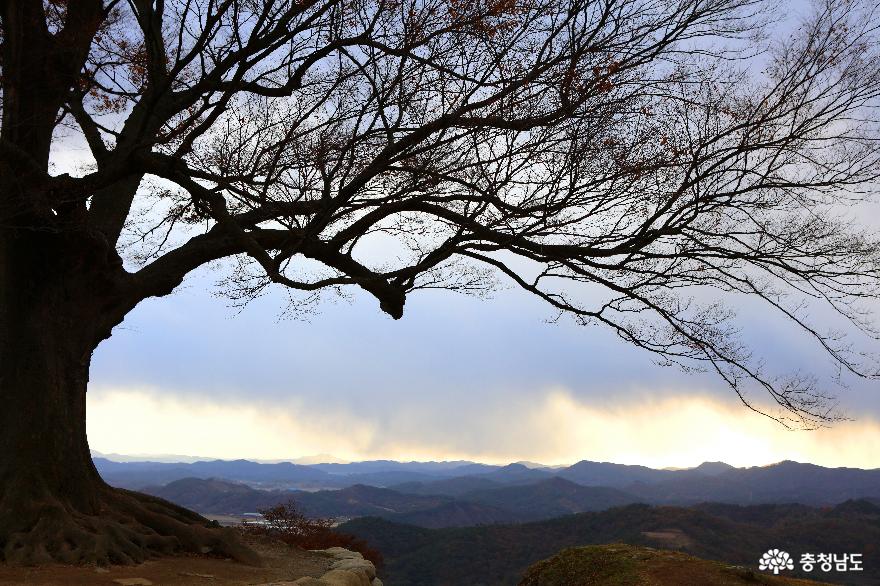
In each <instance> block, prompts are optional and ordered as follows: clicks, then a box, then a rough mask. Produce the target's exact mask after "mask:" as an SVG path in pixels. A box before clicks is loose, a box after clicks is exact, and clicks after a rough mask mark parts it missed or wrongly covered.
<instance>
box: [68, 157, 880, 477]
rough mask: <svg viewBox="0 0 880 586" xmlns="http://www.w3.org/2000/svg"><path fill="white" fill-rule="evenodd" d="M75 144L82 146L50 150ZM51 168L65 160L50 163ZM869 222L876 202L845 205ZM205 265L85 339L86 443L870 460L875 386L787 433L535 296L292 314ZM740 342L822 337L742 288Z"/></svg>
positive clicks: (706, 382) (745, 462) (782, 350)
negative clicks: (93, 342) (240, 297)
mask: <svg viewBox="0 0 880 586" xmlns="http://www.w3.org/2000/svg"><path fill="white" fill-rule="evenodd" d="M65 157H66V158H67V159H68V162H70V160H73V159H75V158H76V153H74V152H70V153H61V156H60V159H65ZM63 167H64V165H63V164H61V165H60V167H59V168H60V170H63V169H61V168H63ZM854 213H858V214H860V215H861V219H862V220H864V221H865V222H866V223H868V224H873V225H875V226H877V225H880V209H878V207H877V206H866V207H864V208H861V209H859V210H858V211H857V212H854ZM220 277H221V273H218V272H213V271H212V270H211V269H208V268H205V269H201V270H199V271H197V272H196V273H194V274H192V275H190V277H189V278H188V279H187V281H186V282H185V284H184V285H183V286H182V287H180V288H179V289H178V290H177V291H176V292H175V293H173V294H172V295H170V296H168V297H165V298H162V299H151V300H148V301H146V302H144V303H142V304H141V305H140V306H138V307H137V308H136V309H135V310H134V311H133V312H132V313H131V314H130V315H129V316H128V317H127V318H126V320H125V322H124V323H123V324H122V325H120V326H119V327H117V328H116V329H115V330H114V333H113V336H112V337H111V338H110V339H109V340H106V341H104V342H103V343H102V344H101V345H100V346H99V347H98V349H97V351H96V353H95V355H94V360H93V366H92V371H91V377H90V385H89V393H88V405H87V412H88V416H87V429H88V435H89V441H90V445H91V447H92V449H94V450H97V451H100V452H104V453H118V454H128V455H150V454H186V455H191V456H201V457H212V458H252V459H267V460H269V459H271V460H283V459H295V458H300V457H303V456H310V455H313V454H332V455H333V456H334V457H336V458H339V459H342V460H364V459H380V458H382V459H384V458H388V459H398V460H453V459H455V460H457V459H469V460H475V461H481V462H487V463H507V462H511V461H520V460H529V461H536V462H542V463H545V464H551V465H556V464H570V463H573V462H576V461H579V460H583V459H587V460H598V461H611V462H618V463H627V464H643V465H648V466H654V467H668V466H675V467H684V466H695V465H697V464H699V463H701V462H703V461H715V460H723V461H725V462H728V463H730V464H733V465H736V466H753V465H765V464H769V463H773V462H778V461H781V460H786V459H790V460H797V461H801V462H813V463H816V464H821V465H826V466H854V467H862V468H880V389H878V388H877V384H876V383H866V382H857V381H856V382H854V383H853V384H852V385H851V386H850V387H849V388H835V389H833V392H834V393H835V394H836V395H837V397H838V399H839V402H840V409H841V411H842V413H843V414H845V415H847V416H849V417H850V420H848V421H842V422H838V423H835V424H833V425H832V426H831V427H829V428H827V429H819V430H814V431H802V430H801V431H799V430H787V429H785V428H784V427H782V426H781V425H780V424H778V423H776V422H774V421H772V420H770V419H768V418H766V417H764V416H762V415H760V414H757V413H754V412H753V411H750V410H748V409H746V408H745V407H744V406H743V405H742V404H741V403H740V402H739V401H738V400H737V398H736V396H735V395H734V394H733V392H732V391H731V390H730V389H729V388H727V387H726V386H725V385H724V384H723V383H722V382H721V381H720V380H719V379H718V378H716V377H713V376H711V375H707V374H693V373H685V372H682V371H680V370H677V369H673V368H668V367H661V366H658V365H657V364H655V363H654V357H653V356H652V355H650V354H648V353H647V352H644V351H641V350H638V349H636V348H633V347H631V346H629V345H627V344H626V343H624V342H623V341H621V340H619V339H618V338H616V337H615V336H614V335H613V334H611V333H610V332H609V331H607V330H604V329H602V328H600V327H581V326H578V325H576V324H574V323H572V322H571V321H568V320H564V319H563V320H561V321H558V322H551V320H550V318H552V317H553V313H552V312H551V311H550V309H549V308H548V307H547V306H545V305H543V304H542V303H541V302H540V301H538V300H536V299H534V298H532V297H530V296H529V295H528V294H526V293H524V292H522V291H519V290H516V289H513V288H501V289H499V290H497V291H495V292H494V293H493V294H492V295H491V296H490V297H489V298H484V299H481V298H475V297H467V296H463V295H459V294H455V293H450V292H439V291H428V292H422V293H417V294H415V295H413V296H411V297H410V298H408V300H407V303H406V308H405V313H404V316H403V318H402V319H401V320H397V321H395V320H393V319H391V318H390V317H388V316H387V315H385V314H384V313H382V312H380V311H379V309H378V307H377V303H376V302H375V300H374V299H373V298H371V297H370V296H369V295H368V294H366V293H363V292H360V291H352V292H351V296H350V297H349V298H345V299H334V298H328V299H325V300H324V301H322V302H321V303H320V304H318V305H317V306H316V307H315V311H314V312H313V313H312V314H310V315H308V316H306V317H305V318H304V317H298V318H293V319H291V318H290V317H289V316H286V315H285V312H284V310H285V306H286V299H287V297H286V294H285V293H284V291H282V290H281V289H280V288H279V289H274V290H271V291H270V292H269V293H268V294H267V295H265V296H264V297H261V298H259V299H257V300H256V301H254V302H253V303H251V304H250V305H248V306H247V307H245V308H243V309H239V308H235V307H231V304H230V302H229V300H228V299H225V298H223V297H222V296H219V295H218V291H219V289H218V287H217V286H216V281H217V280H218V279H219V278H220ZM735 306H736V307H737V309H738V310H739V323H740V324H741V325H743V332H744V334H743V335H744V337H745V341H746V342H747V343H748V344H749V346H750V347H751V348H752V349H753V350H754V352H755V354H756V355H759V356H762V357H763V358H764V359H765V361H766V362H767V363H768V364H772V365H774V366H778V367H779V368H780V369H781V370H795V369H798V368H806V369H808V370H812V371H818V372H820V374H821V373H827V372H828V370H827V368H828V366H827V360H826V359H825V358H824V357H823V354H822V352H821V351H820V350H819V349H818V348H817V347H816V345H815V344H814V343H812V342H810V341H809V340H807V339H806V338H804V337H803V336H802V335H801V334H799V333H798V332H796V331H794V330H793V329H792V328H791V327H790V326H789V325H787V324H785V323H784V322H783V321H782V320H781V319H780V318H778V317H777V316H776V315H774V314H773V313H771V312H770V311H768V310H767V309H766V308H763V307H760V306H758V305H756V304H754V303H751V302H742V301H741V300H735Z"/></svg>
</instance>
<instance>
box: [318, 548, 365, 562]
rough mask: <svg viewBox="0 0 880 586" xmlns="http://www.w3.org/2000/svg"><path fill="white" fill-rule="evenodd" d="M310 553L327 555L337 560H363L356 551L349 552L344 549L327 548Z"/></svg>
mask: <svg viewBox="0 0 880 586" xmlns="http://www.w3.org/2000/svg"><path fill="white" fill-rule="evenodd" d="M312 551H316V552H319V553H327V554H330V555H332V556H333V557H335V558H339V559H351V558H360V559H364V556H362V555H361V554H360V553H358V552H356V551H351V550H348V549H345V548H344V547H328V548H327V549H313V550H312Z"/></svg>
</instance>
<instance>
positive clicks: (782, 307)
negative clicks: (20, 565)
mask: <svg viewBox="0 0 880 586" xmlns="http://www.w3.org/2000/svg"><path fill="white" fill-rule="evenodd" d="M768 6H769V3H768V2H763V1H758V0H677V1H675V2H658V1H654V0H599V1H587V0H495V1H491V0H490V1H485V0H477V1H465V0H348V1H342V0H128V1H123V0H0V33H2V57H0V58H2V63H0V64H2V100H3V103H2V110H3V118H2V131H0V153H2V160H0V357H2V358H0V360H2V363H0V385H2V393H3V409H2V410H0V552H2V554H0V557H2V558H3V559H5V560H7V561H21V562H34V563H39V562H44V561H50V560H58V561H65V562H79V561H95V562H100V563H105V562H131V561H139V560H141V559H143V558H144V557H145V556H147V555H149V554H150V553H151V552H157V551H158V552H165V551H175V550H179V549H181V548H182V549H188V550H195V551H208V550H210V549H213V550H215V551H217V552H221V553H226V554H230V555H235V556H237V557H240V558H247V557H248V551H247V550H246V549H245V548H242V547H240V546H239V545H237V544H236V543H235V542H234V540H233V539H232V538H231V537H230V536H229V535H228V534H225V533H222V532H220V531H219V530H213V529H208V528H205V527H203V522H204V520H203V519H201V518H200V517H199V516H197V515H195V514H192V513H189V512H187V511H184V510H182V509H178V508H176V507H174V506H172V505H170V504H168V503H164V502H163V501H159V500H156V499H151V498H149V497H146V496H143V495H139V494H136V493H131V492H127V491H120V490H115V489H112V488H110V487H108V486H107V485H105V484H104V483H103V481H102V480H101V479H100V477H99V476H98V474H97V472H96V471H95V468H94V466H93V464H92V462H91V458H90V455H89V449H88V444H87V440H86V433H85V393H86V386H87V381H88V372H89V362H90V358H91V355H92V352H93V350H94V349H95V347H96V346H97V345H98V344H99V343H100V342H101V341H102V340H105V339H107V338H109V337H110V335H111V332H112V329H113V328H114V327H115V326H116V325H118V324H119V323H121V322H122V321H123V319H124V318H125V316H126V314H127V313H128V312H129V311H131V310H132V308H134V307H135V306H136V305H137V304H138V303H140V302H141V301H142V300H144V299H146V298H148V297H159V296H164V295H167V294H169V293H171V292H172V291H173V290H174V289H175V287H177V286H178V285H180V284H181V282H182V281H183V279H184V277H185V276H186V275H187V274H188V273H189V272H191V271H192V270H194V269H196V268H198V267H199V266H202V265H204V264H206V263H211V262H212V261H216V260H219V259H224V258H231V259H233V262H232V263H228V265H227V266H231V267H232V268H231V270H230V274H229V278H228V280H227V284H228V292H229V293H230V294H231V295H232V296H233V298H234V299H236V300H237V301H241V302H246V301H247V300H248V299H250V298H252V297H253V296H256V295H259V294H260V293H261V292H262V291H263V290H264V289H265V288H266V287H268V286H271V285H280V286H284V287H287V288H288V289H289V290H290V291H292V292H295V293H296V294H297V295H299V296H298V297H294V301H295V302H297V303H302V302H304V301H307V300H308V299H309V297H310V296H313V295H317V294H319V293H320V292H322V291H326V290H333V289H340V288H346V287H355V288H360V289H362V290H364V291H366V292H367V293H369V294H370V295H372V296H374V297H375V298H376V299H377V300H378V303H379V307H380V308H381V310H382V311H384V312H386V313H387V314H389V315H390V316H391V317H393V318H395V319H397V318H400V317H401V316H402V314H403V311H404V302H405V299H406V297H407V295H408V294H409V293H411V292H413V291H416V290H418V289H426V288H444V289H453V290H460V291H481V290H483V289H484V288H486V287H488V286H491V284H492V281H493V279H495V278H498V279H506V280H509V281H511V282H513V283H515V284H516V285H518V286H519V287H521V288H522V289H524V290H526V291H528V292H530V293H532V294H534V295H536V296H538V297H540V298H541V299H543V300H544V301H546V302H547V303H548V304H549V305H550V306H551V307H552V308H554V310H555V311H559V312H560V314H561V315H571V316H574V318H575V319H576V320H578V321H579V322H583V323H584V324H594V323H595V324H602V325H604V326H607V327H610V328H612V329H613V330H614V331H616V332H617V333H618V334H619V335H620V336H621V337H622V338H623V339H624V340H626V341H628V342H631V343H633V344H635V345H637V346H640V347H642V348H645V349H647V350H649V351H651V352H654V353H656V354H657V355H658V357H659V358H660V359H661V360H663V361H668V362H671V363H677V364H680V365H681V366H683V367H685V368H698V369H708V370H713V371H715V372H717V374H718V375H719V376H721V377H723V379H724V380H726V381H727V382H728V383H729V384H730V386H731V388H732V389H733V390H734V391H735V392H736V393H738V394H739V395H740V397H741V398H742V399H743V401H744V402H746V404H748V405H750V406H752V407H754V408H756V409H762V410H763V411H765V412H767V413H768V414H771V415H773V414H772V413H770V412H769V411H768V410H767V409H765V408H764V407H762V404H761V403H760V401H757V400H754V399H752V396H753V395H747V394H746V393H747V392H749V389H753V388H754V389H759V390H763V391H765V392H766V393H767V394H768V395H769V397H771V398H772V399H773V400H775V402H776V403H777V404H778V405H779V406H780V407H781V410H780V411H779V413H778V414H776V415H773V416H774V417H777V418H779V419H780V420H783V421H788V422H793V423H797V424H805V425H816V424H821V423H823V422H825V421H828V420H830V419H833V418H834V417H835V413H834V411H832V410H830V405H829V401H830V400H831V397H830V396H828V395H827V394H826V393H825V392H824V391H823V387H822V386H821V385H818V384H817V383H816V381H815V380H814V379H812V378H811V377H809V376H806V375H794V376H788V377H784V376H781V375H775V374H772V373H769V372H768V371H767V369H766V368H763V367H762V366H761V362H760V359H759V357H752V356H750V355H749V351H748V349H747V348H746V347H745V346H744V344H743V343H742V342H741V341H739V339H738V335H737V330H736V328H735V325H734V322H733V321H732V318H733V317H734V316H733V313H732V311H731V310H729V309H727V308H726V307H725V305H723V304H722V301H723V300H724V299H728V300H736V299H738V298H739V296H746V297H751V298H756V299H760V300H761V301H762V302H763V303H764V304H765V305H769V306H771V307H773V308H774V309H775V310H777V311H778V312H780V313H781V314H782V315H784V316H785V317H787V318H788V319H790V320H792V322H793V323H795V324H797V325H798V326H799V327H800V328H802V329H803V331H804V334H805V336H808V337H811V338H813V339H814V340H815V341H816V342H817V343H818V344H820V345H821V346H822V347H823V348H824V349H825V350H827V352H828V354H829V356H830V357H831V359H832V361H833V362H834V363H836V364H837V365H838V366H839V367H840V368H841V369H842V370H844V371H848V372H850V373H852V374H855V375H858V376H864V377H875V376H877V367H876V364H877V362H876V360H875V359H874V358H872V357H870V356H864V355H862V354H860V353H859V352H858V351H857V349H858V348H859V346H850V343H851V342H850V340H851V339H852V336H844V335H843V334H842V333H841V332H842V331H843V330H841V332H830V333H826V332H824V331H823V330H822V329H820V328H819V327H818V326H817V325H814V324H813V323H812V322H810V321H809V320H808V312H809V311H810V310H811V309H812V308H814V307H816V306H817V304H818V305H823V306H826V307H830V308H831V309H832V310H833V313H834V315H836V316H837V318H839V321H840V323H841V324H843V327H845V328H849V329H850V330H851V331H849V333H850V334H855V335H862V334H864V335H867V336H869V337H874V336H875V335H876V332H875V331H874V330H873V329H871V323H870V311H869V309H870V308H869V307H867V306H866V305H865V304H866V303H868V302H870V301H872V300H874V299H876V297H877V295H878V287H877V285H878V276H880V272H878V266H880V265H878V252H877V250H878V249H877V242H876V240H875V239H873V237H872V236H871V235H870V234H869V233H868V232H867V231H866V230H865V229H863V228H861V227H859V225H858V224H857V223H855V222H853V221H848V220H847V219H846V216H845V214H843V213H842V209H843V206H847V205H849V204H851V203H853V202H854V201H858V200H861V199H864V198H866V197H867V196H868V195H869V194H870V192H871V189H872V188H873V186H874V183H873V182H874V181H876V179H877V174H878V169H880V167H878V162H880V161H878V146H877V145H878V141H877V139H878V138H880V136H878V132H877V116H876V106H877V98H878V89H880V60H878V54H877V43H876V41H877V39H876V36H877V35H876V32H877V31H876V26H877V25H876V23H878V22H880V20H878V18H877V16H878V15H877V5H876V4H874V3H871V2H862V3H859V2H855V1H844V0H826V1H825V2H824V3H821V4H818V5H817V6H816V9H815V11H814V12H813V14H812V16H810V17H809V18H807V19H805V20H804V21H803V22H802V23H801V26H800V28H798V29H796V30H794V32H793V33H792V34H791V36H790V37H789V36H788V35H784V38H781V39H780V38H775V37H774V36H773V34H771V33H773V32H774V31H775V30H778V29H774V28H772V26H771V24H772V20H773V16H774V14H773V13H772V11H770V10H769V9H768ZM762 34H764V36H762ZM767 34H769V35H770V36H769V37H768V36H767ZM777 36H779V35H777ZM83 146H84V147H85V148H82V147H83ZM70 148H79V149H80V150H79V152H82V151H88V155H87V156H84V158H83V166H82V167H81V168H80V170H79V171H78V172H76V173H63V174H59V173H57V172H55V171H53V166H52V164H51V162H50V161H51V160H52V157H51V153H53V152H63V151H64V150H65V149H70ZM53 149H55V150H54V151H53ZM376 239H383V241H387V242H394V250H393V253H389V254H387V255H386V256H385V258H381V259H376V258H375V255H372V256H371V255H369V254H366V253H364V252H363V250H364V248H365V246H363V244H364V243H366V242H368V241H375V240H376ZM385 248H386V249H387V248H388V246H386V247H385ZM707 291H708V292H709V293H711V295H707V294H706V292H707ZM715 294H717V295H715Z"/></svg>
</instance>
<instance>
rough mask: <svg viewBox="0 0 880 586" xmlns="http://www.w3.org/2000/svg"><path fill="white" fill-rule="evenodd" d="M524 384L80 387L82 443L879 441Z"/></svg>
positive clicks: (552, 449) (504, 446)
mask: <svg viewBox="0 0 880 586" xmlns="http://www.w3.org/2000/svg"><path fill="white" fill-rule="evenodd" d="M534 395H535V396H534V397H533V398H531V399H527V398H524V397H514V398H510V397H506V396H505V395H504V394H503V393H496V394H489V395H487V396H486V397H484V398H483V401H482V402H480V403H474V405H472V406H471V408H468V405H464V404H462V403H461V402H457V401H454V400H450V401H447V402H434V403H428V402H426V401H419V400H418V398H413V400H412V401H409V402H404V403H401V404H400V405H398V406H397V407H396V408H393V409H388V410H385V411H381V410H374V411H372V412H361V411H358V410H355V409H348V410H346V409H340V408H339V406H338V405H334V406H332V407H331V406H330V405H325V404H321V403H320V402H313V401H304V400H296V401H287V402H285V403H279V402H271V403H267V402H265V401H239V400H210V399H207V398H206V397H193V396H177V395H174V394H173V393H167V392H162V393H157V392H155V391H153V390H150V389H125V388H116V389H98V390H96V391H94V392H90V393H89V405H88V408H89V417H88V432H89V439H90V443H91V446H92V448H94V449H96V450H99V451H102V452H119V453H128V454H136V453H153V454H155V453H182V452H183V453H189V454H197V455H202V456H212V457H220V458H260V459H285V458H295V457H298V456H305V455H309V454H315V453H331V454H333V455H335V456H337V457H341V458H345V459H351V460H362V459H376V458H393V459H398V460H411V459H417V460H452V459H472V460H478V461H484V462H490V463H507V462H511V461H516V460H522V459H527V460H535V461H539V462H545V463H551V464H553V463H572V462H575V461H578V460H581V459H589V460H600V461H611V462H619V463H628V464H644V465H649V466H654V467H665V466H693V465H696V464H699V463H700V462H703V461H707V460H723V461H726V462H728V463H730V464H733V465H737V466H748V465H761V464H768V463H772V462H777V461H780V460H784V459H792V460H798V461H802V462H813V463H816V464H821V465H826V466H854V467H863V468H871V467H878V466H880V461H878V455H877V453H876V450H875V449H872V446H877V445H880V423H878V422H877V421H876V420H874V419H863V420H860V421H857V422H845V423H841V424H839V425H836V426H834V427H833V428H830V429H823V430H819V431H810V432H806V431H787V430H785V429H784V428H782V427H781V426H780V425H779V424H777V423H775V422H773V421H770V420H768V419H767V418H764V417H761V416H760V415H757V414H753V413H752V412H750V411H747V410H745V408H743V407H742V406H739V405H737V404H732V403H728V402H725V401H724V400H721V399H718V398H717V397H714V396H712V395H710V394H672V393H669V392H667V393H664V394H657V393H647V392H646V393H643V394H641V395H638V394H628V395H623V396H621V398H620V399H619V400H616V401H604V402H602V403H601V404H599V403H593V402H587V401H584V400H582V399H578V398H577V396H576V395H575V394H573V393H572V392H571V391H569V390H567V389H564V388H553V389H546V390H543V391H540V392H537V393H535V394H534ZM474 406H476V408H473V407H474Z"/></svg>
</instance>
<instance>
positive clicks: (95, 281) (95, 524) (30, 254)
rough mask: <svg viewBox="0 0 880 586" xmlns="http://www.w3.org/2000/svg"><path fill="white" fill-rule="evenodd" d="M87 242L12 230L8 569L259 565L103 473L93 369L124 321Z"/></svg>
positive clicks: (5, 434)
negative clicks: (181, 557) (180, 560)
mask: <svg viewBox="0 0 880 586" xmlns="http://www.w3.org/2000/svg"><path fill="white" fill-rule="evenodd" d="M82 242H83V239H82V238H81V234H80V235H79V236H77V234H76V233H68V232H62V233H52V232H42V231H37V230H22V229H18V230H9V229H4V230H0V397H2V403H0V560H5V561H7V562H17V563H46V562H53V561H54V562H64V563H100V564H106V563H132V562H139V561H142V560H144V559H146V558H147V557H149V556H150V555H153V554H156V553H173V552H175V551H181V550H186V551H194V552H201V553H208V552H213V553H217V554H221V555H228V556H232V557H235V558H237V559H240V560H243V561H247V562H250V563H258V560H257V558H256V557H255V555H254V554H253V552H251V551H250V550H248V549H247V548H245V547H243V546H241V545H240V544H239V542H238V540H237V536H236V535H234V533H233V532H232V530H219V529H209V528H207V527H206V524H207V521H206V520H205V519H204V518H202V517H201V516H199V515H197V514H195V513H192V512H190V511H187V510H185V509H182V508H180V507H177V506H175V505H172V504H171V503H167V502H165V501H162V500H161V499H155V498H152V497H148V496H146V495H140V494H137V493H133V492H129V491H123V490H119V489H114V488H111V487H109V486H107V485H106V484H105V483H104V481H103V480H102V479H101V478H100V476H99V475H98V472H97V471H96V469H95V467H94V464H93V463H92V459H91V456H90V453H89V446H88V440H87V438H86V387H87V383H88V373H89V362H90V359H91V355H92V352H93V350H94V348H95V346H96V345H97V343H98V342H99V341H100V340H101V339H103V338H105V337H107V336H109V331H110V328H111V327H112V325H113V323H114V322H115V321H118V319H121V317H120V318H118V319H117V318H114V317H113V312H112V311H111V310H110V308H111V307H112V305H111V304H109V301H108V299H110V296H108V294H107V293H108V291H107V290H108V289H111V290H112V281H110V280H107V279H102V276H101V275H100V274H99V273H98V272H97V271H96V270H95V269H94V268H93V267H96V266H101V263H99V262H96V261H95V259H94V258H88V255H89V254H94V251H92V253H89V252H88V251H85V250H83V249H82ZM111 293H112V291H111ZM108 317H109V319H108ZM120 423H121V422H120Z"/></svg>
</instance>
